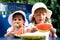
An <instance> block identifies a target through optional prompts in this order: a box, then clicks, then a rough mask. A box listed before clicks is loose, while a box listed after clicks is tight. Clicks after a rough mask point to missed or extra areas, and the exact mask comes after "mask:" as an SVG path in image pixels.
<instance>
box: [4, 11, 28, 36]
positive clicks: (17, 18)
mask: <svg viewBox="0 0 60 40" xmlns="http://www.w3.org/2000/svg"><path fill="white" fill-rule="evenodd" d="M8 22H9V24H10V25H11V27H10V28H8V29H7V33H6V34H5V35H4V36H5V37H13V35H14V36H16V35H15V33H17V32H18V31H20V30H21V31H22V33H21V34H23V33H24V32H26V29H25V27H26V26H27V24H28V22H27V20H26V17H25V13H24V12H23V11H21V10H20V11H15V12H14V13H12V14H11V15H10V16H9V17H8ZM21 31H20V32H21ZM19 35H20V34H19Z"/></svg>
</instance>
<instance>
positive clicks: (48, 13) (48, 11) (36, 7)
mask: <svg viewBox="0 0 60 40" xmlns="http://www.w3.org/2000/svg"><path fill="white" fill-rule="evenodd" d="M38 8H44V9H46V11H47V17H48V18H50V17H51V15H52V11H51V10H49V9H48V8H47V6H46V5H45V4H44V3H42V2H38V3H36V4H35V5H33V7H32V13H31V14H30V16H29V19H30V21H31V20H32V18H33V15H34V12H35V10H36V9H38Z"/></svg>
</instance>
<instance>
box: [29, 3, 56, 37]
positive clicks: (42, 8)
mask: <svg viewBox="0 0 60 40" xmlns="http://www.w3.org/2000/svg"><path fill="white" fill-rule="evenodd" d="M51 15H52V11H51V10H49V9H48V8H47V7H46V5H45V4H44V3H41V2H39V3H36V4H35V5H34V6H33V7H32V13H31V15H30V16H29V18H30V21H31V23H30V24H29V27H30V30H28V32H36V31H37V29H36V28H35V26H36V24H40V23H49V24H51ZM50 31H51V32H50V36H51V37H52V36H53V37H57V36H56V29H55V28H53V26H52V29H51V30H50Z"/></svg>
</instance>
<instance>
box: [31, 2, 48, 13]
mask: <svg viewBox="0 0 60 40" xmlns="http://www.w3.org/2000/svg"><path fill="white" fill-rule="evenodd" d="M38 8H45V9H47V6H46V5H45V4H44V3H42V2H38V3H36V4H35V5H34V6H33V7H32V12H33V13H34V11H35V10H36V9H38Z"/></svg>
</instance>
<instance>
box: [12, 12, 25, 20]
mask: <svg viewBox="0 0 60 40" xmlns="http://www.w3.org/2000/svg"><path fill="white" fill-rule="evenodd" d="M16 15H21V16H22V17H23V20H24V21H25V17H24V15H23V14H21V13H19V12H17V13H15V14H13V16H12V20H13V19H14V17H15V16H16Z"/></svg>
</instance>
